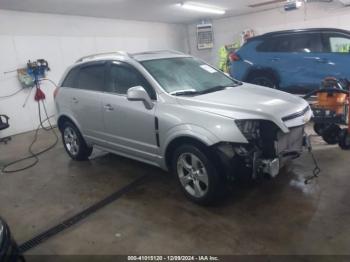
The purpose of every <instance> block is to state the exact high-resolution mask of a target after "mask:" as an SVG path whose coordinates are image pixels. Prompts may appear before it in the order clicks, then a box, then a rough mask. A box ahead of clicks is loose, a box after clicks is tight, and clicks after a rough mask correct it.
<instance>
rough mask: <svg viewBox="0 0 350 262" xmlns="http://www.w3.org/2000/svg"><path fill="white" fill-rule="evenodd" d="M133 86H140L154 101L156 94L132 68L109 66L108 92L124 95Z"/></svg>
mask: <svg viewBox="0 0 350 262" xmlns="http://www.w3.org/2000/svg"><path fill="white" fill-rule="evenodd" d="M135 86H142V87H143V88H144V89H145V90H146V91H147V93H148V94H149V96H150V97H151V98H152V99H156V93H155V91H154V89H153V87H152V86H151V85H150V84H149V83H148V81H147V80H146V79H145V78H144V77H143V76H142V75H141V73H140V72H138V71H137V70H136V69H135V68H133V67H132V66H130V65H128V64H126V63H122V62H117V61H115V62H113V63H112V64H111V66H110V74H109V79H108V83H107V88H108V90H109V91H110V92H113V93H118V94H122V95H124V94H126V93H127V91H128V89H129V88H131V87H135Z"/></svg>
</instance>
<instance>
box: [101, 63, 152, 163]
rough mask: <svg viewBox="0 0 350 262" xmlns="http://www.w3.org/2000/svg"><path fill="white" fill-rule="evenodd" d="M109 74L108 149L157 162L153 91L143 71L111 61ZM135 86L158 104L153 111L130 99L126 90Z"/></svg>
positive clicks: (105, 112) (106, 98) (104, 98)
mask: <svg viewBox="0 0 350 262" xmlns="http://www.w3.org/2000/svg"><path fill="white" fill-rule="evenodd" d="M108 72H109V73H108V77H107V85H106V87H107V92H105V93H104V94H103V95H102V108H103V119H104V127H105V134H104V135H105V140H106V141H107V146H108V147H110V148H111V149H113V150H116V151H118V152H120V153H124V154H127V155H129V156H131V157H135V158H141V159H143V160H147V161H151V162H153V161H155V159H156V157H157V154H158V145H157V139H156V127H155V111H156V108H157V103H156V94H155V91H154V89H153V88H152V87H151V85H150V84H149V83H148V82H147V80H146V79H145V78H144V77H143V76H142V74H141V73H140V72H138V71H137V70H136V69H135V68H134V67H133V66H131V65H129V64H127V63H124V62H118V61H114V62H111V63H110V64H109V69H108ZM134 86H142V87H144V88H145V90H146V91H147V92H148V93H149V95H150V97H151V98H152V99H153V100H154V104H155V106H154V107H153V108H152V109H150V110H149V109H146V107H145V106H144V104H143V103H142V102H134V101H129V100H128V99H127V96H126V94H127V90H128V89H129V88H131V87H134Z"/></svg>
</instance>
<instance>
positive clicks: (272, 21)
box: [188, 2, 350, 66]
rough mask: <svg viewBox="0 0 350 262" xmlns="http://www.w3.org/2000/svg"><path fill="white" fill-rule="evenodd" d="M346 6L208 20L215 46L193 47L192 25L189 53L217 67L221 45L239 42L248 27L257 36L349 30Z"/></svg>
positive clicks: (310, 6) (323, 5)
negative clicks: (314, 29)
mask: <svg viewBox="0 0 350 262" xmlns="http://www.w3.org/2000/svg"><path fill="white" fill-rule="evenodd" d="M349 21H350V7H347V8H346V7H344V6H343V5H342V4H340V3H338V2H333V3H309V4H308V5H307V9H303V8H302V9H299V10H295V11H290V12H285V11H284V10H282V9H274V10H269V11H264V12H259V13H254V14H249V15H242V16H237V17H231V18H225V19H218V20H214V21H212V23H213V28H214V38H215V46H214V48H213V49H211V50H204V51H199V50H197V47H196V25H195V24H192V25H189V26H188V35H189V37H190V39H189V42H190V47H191V53H192V54H193V55H195V56H198V57H200V58H202V59H204V60H205V61H207V62H209V63H211V64H213V65H214V66H217V64H218V50H219V48H220V47H221V46H223V45H225V44H230V43H233V42H234V41H236V40H238V39H239V33H240V32H241V31H243V30H244V29H247V28H252V29H253V30H254V31H255V32H256V33H257V34H263V33H266V32H271V31H276V30H285V29H298V28H310V27H335V28H342V29H347V30H350V23H349Z"/></svg>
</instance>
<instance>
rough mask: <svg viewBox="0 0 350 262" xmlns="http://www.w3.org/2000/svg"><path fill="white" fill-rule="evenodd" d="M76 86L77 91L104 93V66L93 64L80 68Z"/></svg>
mask: <svg viewBox="0 0 350 262" xmlns="http://www.w3.org/2000/svg"><path fill="white" fill-rule="evenodd" d="M76 85H77V88H79V89H85V90H92V91H104V89H105V88H104V85H105V65H104V64H94V65H87V66H83V67H81V68H80V70H79V74H78V78H77V81H76Z"/></svg>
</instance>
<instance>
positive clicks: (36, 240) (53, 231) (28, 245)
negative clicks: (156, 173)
mask: <svg viewBox="0 0 350 262" xmlns="http://www.w3.org/2000/svg"><path fill="white" fill-rule="evenodd" d="M146 177H147V175H144V176H142V177H140V178H138V179H136V180H135V181H133V182H132V183H130V184H128V185H127V186H125V187H123V188H122V189H120V190H118V191H116V192H114V193H113V194H111V195H109V196H108V197H106V198H104V199H102V200H101V201H99V202H97V203H95V204H94V205H92V206H90V207H88V208H86V209H84V210H83V211H81V212H79V213H78V214H76V215H74V216H72V217H70V218H68V219H66V220H65V221H63V222H61V223H60V224H58V225H56V226H54V227H51V228H50V229H48V230H46V231H45V232H43V233H41V234H39V235H37V236H35V237H33V238H32V239H30V240H28V241H26V242H24V243H23V244H21V245H20V246H19V250H20V252H21V253H22V254H23V253H25V252H26V251H28V250H29V249H32V248H34V247H36V246H38V245H40V244H41V243H43V242H44V241H46V240H48V239H49V238H51V237H53V236H55V235H57V234H58V233H60V232H62V231H64V230H66V229H68V228H70V227H71V226H73V225H75V224H77V223H78V222H80V221H81V220H83V219H85V218H87V217H88V216H90V215H92V214H94V213H96V212H97V211H98V210H100V209H101V208H103V207H105V206H106V205H109V204H110V203H112V202H114V201H116V200H117V199H118V198H120V197H122V196H123V195H124V194H126V193H128V192H130V191H131V190H133V189H134V188H135V187H136V186H138V185H140V184H141V183H142V182H143V181H144V180H145V178H146Z"/></svg>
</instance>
